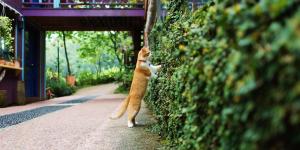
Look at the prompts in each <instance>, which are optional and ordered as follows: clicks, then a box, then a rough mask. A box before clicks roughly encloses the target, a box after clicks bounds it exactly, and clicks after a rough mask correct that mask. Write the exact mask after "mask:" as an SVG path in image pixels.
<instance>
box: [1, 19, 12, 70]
mask: <svg viewBox="0 0 300 150" xmlns="http://www.w3.org/2000/svg"><path fill="white" fill-rule="evenodd" d="M11 31H12V22H11V20H10V19H9V18H8V17H5V16H0V58H1V60H0V64H8V65H13V63H12V62H13V59H14V50H13V48H12V47H13V45H12V44H13V38H12V36H11ZM3 60H5V61H3Z"/></svg>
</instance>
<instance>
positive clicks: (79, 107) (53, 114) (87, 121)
mask: <svg viewBox="0 0 300 150" xmlns="http://www.w3.org/2000/svg"><path fill="white" fill-rule="evenodd" d="M115 88H116V84H106V85H101V86H95V87H89V88H85V89H82V90H79V91H78V92H77V93H76V94H75V95H73V96H69V97H63V98H57V99H53V100H48V101H44V102H38V103H34V104H29V105H26V106H16V107H9V108H0V124H1V120H5V119H6V118H9V117H12V116H14V117H18V116H22V115H23V114H24V112H27V114H32V113H28V112H31V111H32V110H36V111H35V113H40V112H39V110H40V108H41V107H42V108H45V109H48V108H49V107H48V106H50V107H51V108H52V107H55V108H56V107H58V108H60V107H62V108H61V109H58V110H56V111H49V112H46V113H45V110H43V111H42V112H43V113H45V114H43V115H40V116H39V115H37V116H38V117H35V118H33V119H29V120H27V121H24V122H21V123H19V124H16V125H11V126H7V127H4V128H0V149H1V150H44V149H50V150H69V149H70V150H73V149H77V150H85V149H88V150H148V149H149V150H152V149H156V148H158V147H159V137H158V136H156V135H154V134H151V133H150V132H148V131H146V130H147V129H146V128H147V126H149V125H150V124H152V123H154V120H153V119H152V118H151V114H150V113H149V111H148V110H147V108H145V106H144V105H143V106H142V109H141V112H140V113H139V115H138V118H137V120H138V122H140V123H141V124H144V125H140V126H137V127H135V128H127V121H126V116H123V117H122V118H121V119H119V120H110V119H109V116H110V115H111V114H112V112H114V111H115V110H116V108H117V107H118V106H119V105H120V103H121V101H122V100H123V99H124V98H125V96H126V95H122V94H113V91H114V89H115ZM91 96H94V97H91ZM86 97H88V98H86ZM74 99H75V100H74ZM82 100H86V101H82ZM82 102H83V103H82ZM16 112H17V113H16ZM11 114H13V115H11ZM14 114H17V115H14ZM16 119H17V118H16ZM8 123H9V122H8Z"/></svg>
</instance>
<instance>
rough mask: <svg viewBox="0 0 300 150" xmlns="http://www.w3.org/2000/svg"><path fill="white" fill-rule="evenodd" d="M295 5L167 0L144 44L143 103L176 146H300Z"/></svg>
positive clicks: (288, 1) (299, 8)
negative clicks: (146, 79)
mask: <svg viewBox="0 0 300 150" xmlns="http://www.w3.org/2000/svg"><path fill="white" fill-rule="evenodd" d="M299 3H300V2H297V1H293V0H261V1H258V2H257V1H255V0H241V1H232V0H216V1H214V2H209V3H208V4H207V5H206V6H203V7H201V8H200V9H199V10H197V11H196V12H193V13H192V12H190V9H189V7H188V5H187V3H186V2H185V1H184V0H171V2H170V4H169V9H168V12H169V13H168V16H167V17H166V19H165V20H164V21H163V22H160V23H157V24H156V26H155V28H154V30H153V32H152V33H151V37H150V43H151V50H152V51H153V54H154V55H153V63H154V64H157V63H163V64H164V67H163V69H162V72H161V73H160V75H159V78H157V79H155V80H152V81H151V83H150V85H149V89H148V90H149V92H148V94H147V96H146V98H145V101H146V103H147V104H148V105H149V107H150V108H151V109H152V110H153V112H154V114H155V116H156V118H157V120H158V124H157V126H156V130H158V132H159V134H160V135H161V136H162V137H165V138H166V141H167V143H168V145H167V146H168V148H176V149H225V150H226V149H228V150H234V149H294V148H297V147H299V146H300V19H299V18H300V4H299Z"/></svg>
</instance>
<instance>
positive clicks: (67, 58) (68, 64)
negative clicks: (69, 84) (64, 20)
mask: <svg viewBox="0 0 300 150" xmlns="http://www.w3.org/2000/svg"><path fill="white" fill-rule="evenodd" d="M62 34H63V41H64V48H65V56H66V61H67V67H68V75H69V76H70V75H72V73H71V68H70V63H69V57H68V52H67V45H66V35H65V32H64V31H62Z"/></svg>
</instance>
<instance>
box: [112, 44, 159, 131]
mask: <svg viewBox="0 0 300 150" xmlns="http://www.w3.org/2000/svg"><path fill="white" fill-rule="evenodd" d="M150 55H151V52H150V50H149V49H148V48H146V47H143V48H142V49H141V50H140V51H139V54H138V60H137V63H136V67H135V70H134V74H133V79H132V83H131V88H130V91H129V94H128V96H127V98H126V99H125V100H124V101H123V102H122V104H121V108H120V110H119V111H118V112H117V113H116V115H115V116H113V117H111V119H118V118H120V117H121V116H122V115H123V114H124V113H125V112H126V109H128V127H130V128H132V127H133V126H134V125H136V122H135V117H136V116H137V114H138V112H139V110H140V108H141V103H142V99H143V98H144V95H145V93H146V90H147V85H148V81H149V79H150V77H156V73H157V71H158V70H159V69H160V68H161V65H157V66H153V65H151V63H150V61H149V57H150Z"/></svg>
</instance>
